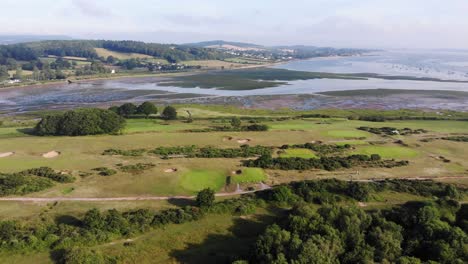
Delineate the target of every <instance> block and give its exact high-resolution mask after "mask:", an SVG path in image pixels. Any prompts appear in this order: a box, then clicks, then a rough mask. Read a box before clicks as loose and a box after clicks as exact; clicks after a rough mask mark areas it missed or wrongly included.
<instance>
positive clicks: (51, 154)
mask: <svg viewBox="0 0 468 264" xmlns="http://www.w3.org/2000/svg"><path fill="white" fill-rule="evenodd" d="M59 155H60V152H58V151H55V150H53V151H49V152H47V153H44V154H42V157H43V158H46V159H51V158H55V157H58V156H59Z"/></svg>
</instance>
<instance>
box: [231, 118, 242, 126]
mask: <svg viewBox="0 0 468 264" xmlns="http://www.w3.org/2000/svg"><path fill="white" fill-rule="evenodd" d="M241 124H242V122H241V120H240V118H239V117H237V116H236V117H233V118H231V126H232V127H233V128H240V126H241Z"/></svg>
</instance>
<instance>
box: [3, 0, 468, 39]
mask: <svg viewBox="0 0 468 264" xmlns="http://www.w3.org/2000/svg"><path fill="white" fill-rule="evenodd" d="M0 10H1V16H0V25H1V27H0V34H62V35H69V36H73V37H81V38H109V39H139V40H144V41H155V42H164V43H184V42H192V41H202V40H212V39H225V40H233V41H245V42H253V43H260V44H267V45H277V44H307V45H321V46H338V47H377V48H380V47H382V48H389V47H395V48H468V15H467V14H468V0H234V1H225V0H224V1H223V0H172V1H171V0H161V1H160V0H2V1H1V7H0Z"/></svg>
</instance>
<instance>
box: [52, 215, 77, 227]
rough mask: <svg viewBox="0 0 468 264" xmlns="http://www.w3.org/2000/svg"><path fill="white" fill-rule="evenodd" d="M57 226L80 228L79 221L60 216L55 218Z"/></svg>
mask: <svg viewBox="0 0 468 264" xmlns="http://www.w3.org/2000/svg"><path fill="white" fill-rule="evenodd" d="M55 222H56V223H57V224H66V225H71V226H80V225H81V220H80V219H78V218H76V217H74V216H71V215H60V216H57V217H56V218H55Z"/></svg>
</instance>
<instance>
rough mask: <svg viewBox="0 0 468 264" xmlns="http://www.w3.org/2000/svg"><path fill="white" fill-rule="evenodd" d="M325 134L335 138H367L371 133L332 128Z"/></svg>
mask: <svg viewBox="0 0 468 264" xmlns="http://www.w3.org/2000/svg"><path fill="white" fill-rule="evenodd" d="M325 135H326V136H328V137H333V138H367V137H369V135H370V134H369V133H367V132H364V131H359V130H331V131H326V132H325Z"/></svg>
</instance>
